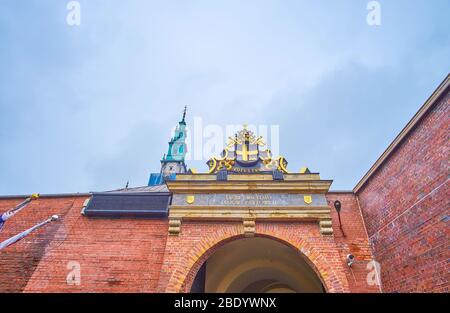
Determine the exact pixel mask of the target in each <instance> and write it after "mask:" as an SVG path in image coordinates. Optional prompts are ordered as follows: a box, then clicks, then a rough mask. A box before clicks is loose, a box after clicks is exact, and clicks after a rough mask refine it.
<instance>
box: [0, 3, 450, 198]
mask: <svg viewBox="0 0 450 313" xmlns="http://www.w3.org/2000/svg"><path fill="white" fill-rule="evenodd" d="M80 3H81V10H82V20H81V25H80V26H79V27H69V26H67V24H66V23H65V21H66V20H65V17H66V14H67V11H66V8H65V4H66V3H65V2H64V1H61V2H55V1H53V0H46V1H44V0H42V1H30V2H29V3H28V4H27V6H23V5H21V4H18V3H17V2H16V1H12V0H9V1H3V2H2V3H1V4H0V36H1V37H2V49H0V68H2V71H0V147H1V148H2V153H1V155H0V177H1V178H2V179H1V180H0V194H14V193H31V192H47V193H50V192H51V193H56V192H74V191H88V190H102V189H110V188H115V187H122V186H123V185H124V184H125V182H126V181H127V180H128V179H129V180H130V182H131V184H132V185H144V184H146V182H147V178H148V174H149V172H151V171H158V170H159V160H160V158H161V157H162V154H163V153H165V152H166V151H167V141H168V140H169V137H170V130H171V129H172V127H173V126H174V125H175V124H176V122H177V121H178V120H179V118H180V116H181V111H182V108H183V107H184V105H188V106H189V111H188V123H192V120H193V117H194V116H200V117H202V118H203V121H204V124H217V125H221V126H223V127H225V126H226V125H227V124H241V123H244V122H246V123H252V124H269V125H270V124H279V125H280V135H281V138H280V139H281V144H282V146H281V153H283V154H284V155H285V156H286V157H287V158H288V160H289V161H290V166H292V170H293V171H296V170H297V169H298V168H299V167H300V166H303V165H308V166H310V167H311V168H312V169H314V170H317V171H320V172H322V176H323V177H326V178H331V179H335V185H334V188H339V189H343V188H345V189H349V188H352V187H353V186H354V185H355V183H356V182H357V180H358V179H359V178H360V176H361V175H362V174H363V173H364V172H365V170H367V169H368V168H369V167H370V165H371V164H372V163H373V161H374V160H375V159H376V158H377V157H378V156H379V154H380V153H381V152H382V151H383V150H384V148H385V147H386V146H387V144H388V143H389V142H390V140H391V139H392V138H394V137H395V135H396V133H397V132H398V131H399V130H400V129H401V128H402V127H403V125H404V124H405V123H406V122H407V120H408V119H409V118H410V117H411V116H412V114H413V113H414V112H415V111H416V110H417V109H418V108H419V107H420V105H421V104H422V103H423V101H424V100H425V99H426V97H428V96H429V94H431V92H432V91H433V90H434V88H435V87H436V86H437V85H438V84H439V82H440V81H441V80H442V79H443V78H444V76H445V75H446V74H447V72H448V68H449V65H450V61H449V59H448V53H449V51H450V46H449V42H450V40H449V34H448V32H447V31H446V29H447V28H446V21H448V20H449V13H448V12H450V10H448V9H449V4H448V2H447V1H445V0H443V1H435V2H433V5H430V4H429V2H427V1H416V2H414V3H413V4H412V3H410V1H396V2H386V1H382V2H381V3H382V14H383V16H382V26H380V27H378V28H373V27H369V26H367V24H366V22H365V20H366V19H365V16H366V14H367V11H366V1H354V2H348V3H347V2H346V3H342V2H336V3H329V2H328V1H326V2H320V1H318V2H310V1H308V2H307V1H283V2H279V1H245V2H242V1H214V2H211V1H189V2H186V1H171V2H164V3H162V2H160V1H127V2H126V3H124V2H123V1H107V2H103V1H102V2H95V1H80ZM205 161H206V160H202V161H197V162H191V163H190V165H191V166H192V167H196V168H198V169H203V170H205V169H206V167H205V165H204V162H205Z"/></svg>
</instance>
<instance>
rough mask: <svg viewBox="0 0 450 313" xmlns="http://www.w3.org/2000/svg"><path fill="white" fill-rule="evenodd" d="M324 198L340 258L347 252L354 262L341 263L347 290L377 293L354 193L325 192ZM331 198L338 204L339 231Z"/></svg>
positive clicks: (366, 240) (370, 258)
mask: <svg viewBox="0 0 450 313" xmlns="http://www.w3.org/2000/svg"><path fill="white" fill-rule="evenodd" d="M327 200H328V203H329V206H330V207H331V208H332V211H331V212H332V218H333V229H334V237H335V243H336V247H337V249H338V251H339V254H340V257H341V259H342V260H344V262H345V260H346V258H347V255H348V254H352V255H354V256H355V260H356V262H354V263H353V264H352V266H351V267H350V268H349V267H348V266H347V265H344V268H345V269H346V270H345V274H346V276H347V280H348V283H349V288H350V290H351V291H352V292H380V286H379V285H378V284H377V283H376V282H375V280H374V279H373V278H374V276H373V275H371V273H373V270H374V268H373V261H374V257H373V255H372V250H371V246H370V244H369V240H368V237H367V232H366V228H365V226H364V221H363V218H362V215H361V211H360V209H359V205H358V200H357V198H356V196H355V195H354V194H353V193H352V192H346V193H342V192H330V193H328V194H327ZM335 200H339V201H340V202H341V204H342V208H341V212H340V215H341V225H342V230H341V227H339V219H338V214H337V212H336V210H335V209H334V201H335ZM368 278H369V280H368Z"/></svg>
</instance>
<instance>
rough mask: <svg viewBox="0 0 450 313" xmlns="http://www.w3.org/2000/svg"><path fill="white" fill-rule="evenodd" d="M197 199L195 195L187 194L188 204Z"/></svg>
mask: <svg viewBox="0 0 450 313" xmlns="http://www.w3.org/2000/svg"><path fill="white" fill-rule="evenodd" d="M194 201H195V197H194V196H193V195H189V196H186V202H187V203H188V204H192V203H194Z"/></svg>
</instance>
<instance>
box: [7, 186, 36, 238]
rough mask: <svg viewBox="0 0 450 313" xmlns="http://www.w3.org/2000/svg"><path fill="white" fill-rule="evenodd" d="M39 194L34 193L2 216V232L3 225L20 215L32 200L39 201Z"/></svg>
mask: <svg viewBox="0 0 450 313" xmlns="http://www.w3.org/2000/svg"><path fill="white" fill-rule="evenodd" d="M38 198H39V194H38V193H34V194H32V195H31V196H30V197H28V198H26V199H25V200H24V201H22V202H21V203H19V204H18V205H17V206H16V207H15V208H13V209H11V210H8V211H6V212H5V213H3V214H0V230H1V229H2V228H3V224H4V223H5V222H6V221H7V220H9V219H10V218H11V217H13V216H14V215H15V214H17V213H19V212H20V211H21V210H22V209H23V208H25V207H26V206H27V205H28V204H29V203H30V202H31V201H32V200H35V199H38Z"/></svg>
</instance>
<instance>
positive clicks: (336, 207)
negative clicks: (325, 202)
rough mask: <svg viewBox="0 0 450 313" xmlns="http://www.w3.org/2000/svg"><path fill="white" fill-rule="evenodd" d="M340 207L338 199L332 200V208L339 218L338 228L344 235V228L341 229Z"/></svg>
mask: <svg viewBox="0 0 450 313" xmlns="http://www.w3.org/2000/svg"><path fill="white" fill-rule="evenodd" d="M341 207H342V205H341V201H339V200H336V201H334V208H335V209H336V212H337V214H338V219H339V229H340V230H341V232H342V235H343V236H344V237H345V233H344V230H343V229H342V223H341Z"/></svg>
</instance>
